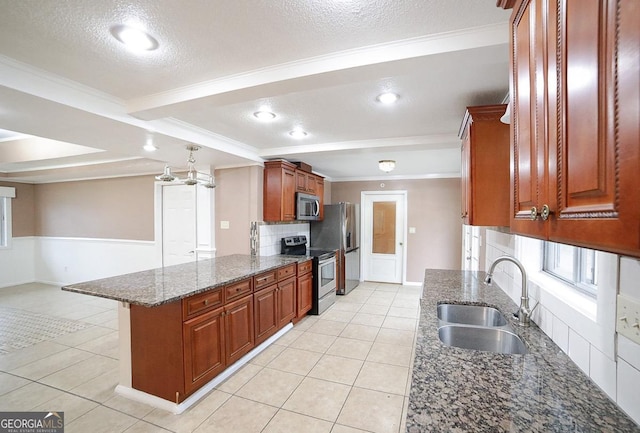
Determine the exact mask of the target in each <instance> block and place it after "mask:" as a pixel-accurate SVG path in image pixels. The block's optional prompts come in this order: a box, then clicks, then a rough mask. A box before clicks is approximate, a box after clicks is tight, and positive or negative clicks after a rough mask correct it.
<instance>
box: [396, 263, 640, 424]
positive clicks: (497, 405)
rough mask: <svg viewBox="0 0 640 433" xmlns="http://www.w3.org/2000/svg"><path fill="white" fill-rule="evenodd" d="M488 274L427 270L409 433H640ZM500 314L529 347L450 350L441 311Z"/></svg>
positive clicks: (414, 370)
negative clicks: (448, 307)
mask: <svg viewBox="0 0 640 433" xmlns="http://www.w3.org/2000/svg"><path fill="white" fill-rule="evenodd" d="M484 276H485V274H484V272H463V271H449V270H427V271H426V273H425V280H424V286H423V294H422V299H421V304H420V307H421V312H420V321H419V329H418V333H417V341H416V349H415V359H414V365H413V376H412V383H411V391H410V396H409V407H408V411H407V420H406V425H407V430H406V431H407V432H408V433H418V432H478V431H491V432H549V431H555V432H560V431H567V432H569V431H570V432H637V431H640V427H639V426H638V425H636V424H635V423H634V422H633V420H631V419H630V418H629V417H628V416H627V415H626V414H624V413H623V412H622V411H621V410H620V409H619V408H618V407H617V406H616V405H615V404H614V403H613V402H612V401H611V400H609V398H608V397H607V396H606V395H605V394H604V393H603V392H602V391H601V390H600V389H599V388H598V387H597V386H596V385H594V384H593V382H591V380H590V379H589V378H588V377H587V376H586V375H585V374H584V373H583V372H582V371H581V370H580V369H579V368H578V367H577V366H576V365H575V364H574V363H573V361H571V359H570V358H569V357H568V356H567V355H566V354H565V353H564V352H563V351H562V350H561V349H560V348H559V347H558V346H557V345H556V344H555V343H554V342H553V341H552V340H551V339H550V338H549V337H547V335H545V334H544V332H542V330H540V328H538V327H537V326H535V325H534V324H532V325H531V326H530V327H519V326H518V325H517V323H516V322H517V320H516V319H514V318H513V317H512V315H511V313H513V312H514V311H516V309H517V305H515V304H514V303H513V302H512V301H511V299H510V298H509V297H508V296H507V295H506V294H505V293H504V292H503V291H502V290H501V289H500V288H499V287H497V286H495V285H494V286H487V285H486V284H484V283H483V282H482V281H483V279H484ZM444 302H451V303H466V304H479V305H489V306H493V307H496V308H498V309H499V310H500V311H501V312H503V313H504V315H505V316H506V317H507V320H508V321H509V323H510V325H511V326H512V328H513V330H514V331H515V333H516V334H518V335H519V336H520V337H521V338H522V339H523V340H524V342H525V344H526V345H527V347H528V353H527V354H525V355H504V354H496V353H489V352H480V351H476V350H469V349H460V348H456V347H447V346H445V345H444V344H443V343H442V342H441V341H440V340H439V338H438V318H437V313H436V309H437V305H438V304H439V303H444Z"/></svg>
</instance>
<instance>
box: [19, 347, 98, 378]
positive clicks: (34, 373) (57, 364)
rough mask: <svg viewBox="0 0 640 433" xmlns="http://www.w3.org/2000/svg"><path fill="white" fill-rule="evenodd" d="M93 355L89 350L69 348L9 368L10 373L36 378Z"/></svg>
mask: <svg viewBox="0 0 640 433" xmlns="http://www.w3.org/2000/svg"><path fill="white" fill-rule="evenodd" d="M93 356H94V355H92V354H91V353H89V352H85V351H83V350H78V349H73V348H70V349H67V350H64V351H62V352H58V353H55V354H53V355H51V356H47V357H46V358H42V359H39V360H37V361H34V362H32V363H30V364H26V365H23V366H22V367H19V368H16V369H15V370H11V373H12V374H15V375H17V376H21V377H25V378H27V379H32V380H38V379H41V378H43V377H45V376H49V375H50V374H53V373H56V372H57V371H60V370H64V369H65V368H69V367H71V366H73V365H75V364H78V363H79V362H81V361H84V360H86V359H88V358H91V357H93Z"/></svg>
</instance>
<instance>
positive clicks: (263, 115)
mask: <svg viewBox="0 0 640 433" xmlns="http://www.w3.org/2000/svg"><path fill="white" fill-rule="evenodd" d="M253 115H254V117H255V118H256V119H258V120H262V121H263V122H269V121H271V120H273V119H275V118H276V113H272V112H271V111H267V110H260V111H256V112H255V113H253Z"/></svg>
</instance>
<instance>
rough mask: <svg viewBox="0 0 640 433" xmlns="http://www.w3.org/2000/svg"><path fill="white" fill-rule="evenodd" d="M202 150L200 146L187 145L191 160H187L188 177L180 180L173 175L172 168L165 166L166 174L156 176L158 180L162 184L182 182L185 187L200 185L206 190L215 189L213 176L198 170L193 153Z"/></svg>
mask: <svg viewBox="0 0 640 433" xmlns="http://www.w3.org/2000/svg"><path fill="white" fill-rule="evenodd" d="M199 149H200V146H195V145H193V144H189V145H187V150H188V151H189V158H188V159H187V165H188V167H189V171H188V172H187V177H186V178H184V179H179V178H177V177H176V176H174V175H173V174H171V167H169V165H168V164H167V165H165V166H164V172H163V173H162V174H160V175H158V176H156V180H160V181H162V182H181V183H184V184H185V185H197V184H200V185H202V186H204V187H205V188H215V187H216V182H215V180H214V179H213V176H212V175H210V174H207V173H200V172H199V171H197V170H196V168H195V165H196V159H195V158H194V157H193V152H196V151H198V150H199Z"/></svg>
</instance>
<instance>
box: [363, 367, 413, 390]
mask: <svg viewBox="0 0 640 433" xmlns="http://www.w3.org/2000/svg"><path fill="white" fill-rule="evenodd" d="M408 376H409V368H408V367H398V366H396V365H389V364H378V363H376V362H368V361H367V362H365V363H364V365H363V366H362V369H361V370H360V374H358V378H357V379H356V382H355V385H354V386H357V387H360V388H367V389H373V390H375V391H382V392H388V393H391V394H398V395H404V394H405V389H406V385H407V377H408Z"/></svg>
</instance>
